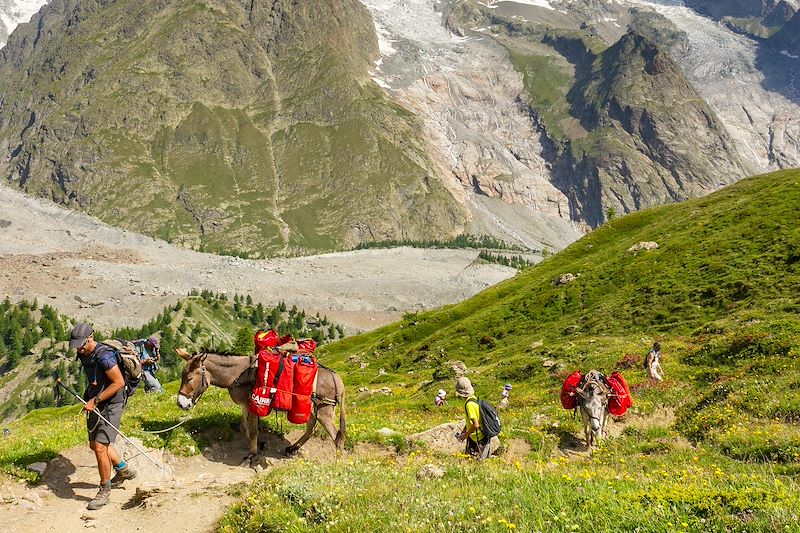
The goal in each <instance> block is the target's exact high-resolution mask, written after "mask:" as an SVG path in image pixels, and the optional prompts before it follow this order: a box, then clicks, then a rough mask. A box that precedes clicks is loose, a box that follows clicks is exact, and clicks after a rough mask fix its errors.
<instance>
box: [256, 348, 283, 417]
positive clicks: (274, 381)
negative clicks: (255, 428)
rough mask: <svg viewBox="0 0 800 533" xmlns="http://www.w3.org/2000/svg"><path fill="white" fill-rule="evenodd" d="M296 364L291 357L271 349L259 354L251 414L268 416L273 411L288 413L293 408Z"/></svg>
mask: <svg viewBox="0 0 800 533" xmlns="http://www.w3.org/2000/svg"><path fill="white" fill-rule="evenodd" d="M293 379H294V362H293V361H292V358H291V356H284V355H283V354H280V353H274V352H272V350H270V349H264V350H261V351H260V352H259V353H258V374H257V378H256V385H255V387H253V392H252V393H251V394H250V404H249V409H250V412H251V413H253V414H254V415H256V416H267V415H268V414H269V413H270V411H271V410H272V409H277V410H279V411H288V410H290V409H291V408H292V386H293V385H294V383H293Z"/></svg>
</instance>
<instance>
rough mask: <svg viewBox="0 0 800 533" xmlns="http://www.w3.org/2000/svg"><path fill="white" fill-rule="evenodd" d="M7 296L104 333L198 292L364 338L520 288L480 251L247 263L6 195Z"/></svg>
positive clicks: (0, 246)
mask: <svg viewBox="0 0 800 533" xmlns="http://www.w3.org/2000/svg"><path fill="white" fill-rule="evenodd" d="M0 213H1V215H0V273H2V274H0V295H9V296H10V297H11V299H12V300H14V301H16V300H20V299H28V300H31V301H32V300H34V299H37V300H38V301H39V302H40V303H42V304H44V303H48V304H50V305H52V306H53V307H55V308H57V309H58V310H59V311H61V312H62V313H65V314H68V315H70V316H72V317H75V318H76V319H85V320H89V321H91V322H93V323H94V324H96V325H97V326H99V327H110V328H114V327H124V326H133V325H139V324H143V323H145V322H147V321H148V320H150V319H152V318H153V316H155V315H156V314H158V313H159V312H160V311H161V310H162V309H163V308H164V307H165V306H167V305H173V304H174V303H175V302H176V301H178V299H179V298H181V297H184V296H186V295H187V294H188V293H189V291H191V290H192V289H194V288H202V289H208V290H211V291H214V292H225V293H227V294H229V295H232V294H234V293H239V294H243V295H244V294H249V295H251V296H252V297H253V299H254V300H255V301H257V302H259V301H260V302H263V303H264V304H265V305H275V304H277V303H278V302H280V301H281V300H283V301H285V302H286V303H287V304H288V305H289V306H291V305H297V306H298V307H300V308H302V309H305V310H306V312H310V313H314V312H316V311H319V313H320V314H321V315H326V316H327V317H328V318H329V319H331V320H332V321H334V322H336V323H340V324H342V325H344V326H345V328H347V330H349V332H350V333H352V332H355V331H365V330H371V329H374V328H377V327H379V326H382V325H384V324H387V323H389V322H392V321H394V320H397V319H398V318H400V317H401V316H402V314H403V312H405V311H411V312H414V311H419V310H423V309H431V308H435V307H439V306H442V305H446V304H450V303H455V302H458V301H461V300H464V299H467V298H469V297H470V296H472V295H474V294H476V293H477V292H479V291H481V290H483V289H485V288H486V287H489V286H490V285H494V284H495V283H498V282H500V281H502V280H504V279H507V278H509V277H512V276H513V275H514V274H515V272H516V271H515V270H514V269H512V268H509V267H505V266H501V265H497V264H491V263H486V262H484V261H478V260H477V257H478V251H477V250H430V249H418V248H395V249H372V250H359V251H353V252H342V253H331V254H325V255H319V256H313V257H298V258H290V259H274V260H244V259H239V258H237V257H224V256H216V255H211V254H204V253H199V252H194V251H191V250H185V249H183V248H179V247H175V246H172V245H170V244H169V243H166V242H164V241H157V240H154V239H151V238H149V237H145V236H142V235H139V234H135V233H131V232H127V231H123V230H118V229H115V228H111V227H109V226H107V225H105V224H103V223H101V222H99V221H98V220H97V219H94V218H92V217H89V216H86V215H83V214H80V213H77V212H73V211H69V210H66V209H62V208H59V207H57V206H55V205H53V204H50V203H48V202H45V201H41V200H37V199H33V198H28V197H26V196H24V195H22V194H21V193H19V192H17V191H15V190H12V189H10V188H8V187H6V186H2V185H0Z"/></svg>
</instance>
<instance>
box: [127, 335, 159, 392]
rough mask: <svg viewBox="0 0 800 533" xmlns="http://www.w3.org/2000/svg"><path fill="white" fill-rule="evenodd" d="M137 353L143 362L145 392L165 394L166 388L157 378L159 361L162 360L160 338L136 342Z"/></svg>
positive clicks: (154, 337) (153, 336) (152, 337)
mask: <svg viewBox="0 0 800 533" xmlns="http://www.w3.org/2000/svg"><path fill="white" fill-rule="evenodd" d="M133 345H134V347H136V353H138V354H139V360H140V361H141V362H142V378H143V379H144V390H145V392H164V388H163V387H162V386H161V383H160V382H159V381H158V378H157V377H156V370H158V365H157V364H156V363H158V360H159V359H160V358H161V343H160V342H159V340H158V337H156V336H155V335H150V336H149V337H147V338H146V339H139V340H138V341H134V343H133Z"/></svg>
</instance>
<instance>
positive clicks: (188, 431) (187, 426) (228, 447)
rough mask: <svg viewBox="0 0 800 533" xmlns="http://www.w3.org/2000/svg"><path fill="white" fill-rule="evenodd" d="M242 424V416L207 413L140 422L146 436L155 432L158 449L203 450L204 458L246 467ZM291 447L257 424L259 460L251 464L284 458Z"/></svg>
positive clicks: (247, 448)
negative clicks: (158, 441)
mask: <svg viewBox="0 0 800 533" xmlns="http://www.w3.org/2000/svg"><path fill="white" fill-rule="evenodd" d="M181 421H183V423H181ZM241 422H242V420H241V416H237V415H235V414H231V413H207V414H202V415H199V416H196V417H191V418H188V419H186V418H173V419H167V420H149V421H144V420H141V421H140V424H141V429H142V431H144V432H146V433H150V434H154V433H155V432H157V433H155V434H154V435H153V436H154V437H155V438H157V439H159V440H160V441H161V443H160V444H157V446H158V447H161V448H168V449H172V450H177V451H180V450H181V449H186V448H188V447H190V446H191V447H194V448H195V449H198V450H202V452H201V453H202V455H203V457H205V458H206V459H208V460H209V461H214V462H218V463H223V464H226V465H229V466H249V465H250V464H251V462H250V461H245V459H246V458H247V456H248V455H249V453H250V444H249V442H248V441H247V440H246V439H245V436H244V432H243V431H242V428H241ZM178 424H180V425H178ZM176 426H177V427H176ZM290 444H291V443H290V442H289V441H288V440H287V439H286V438H285V437H284V435H283V434H282V433H281V432H280V431H274V430H273V429H272V428H271V427H269V426H266V425H265V424H264V423H263V422H262V423H260V424H259V438H258V443H257V449H258V450H259V456H260V457H259V458H257V459H256V461H254V462H252V465H253V466H255V464H256V463H257V462H258V460H259V459H263V458H265V457H267V458H275V459H282V458H284V457H285V453H284V450H285V449H286V448H287V447H288V446H289V445H290Z"/></svg>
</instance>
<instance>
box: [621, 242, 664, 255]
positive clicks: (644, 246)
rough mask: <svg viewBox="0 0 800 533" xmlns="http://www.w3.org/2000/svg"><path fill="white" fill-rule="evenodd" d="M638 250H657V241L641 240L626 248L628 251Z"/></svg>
mask: <svg viewBox="0 0 800 533" xmlns="http://www.w3.org/2000/svg"><path fill="white" fill-rule="evenodd" d="M639 250H658V243H657V242H653V241H642V242H638V243H636V244H634V245H633V246H631V247H630V248H628V253H631V254H632V253H636V252H638V251H639Z"/></svg>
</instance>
